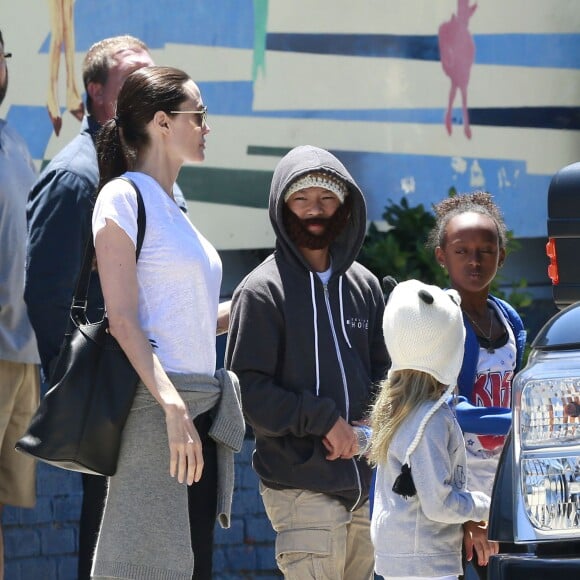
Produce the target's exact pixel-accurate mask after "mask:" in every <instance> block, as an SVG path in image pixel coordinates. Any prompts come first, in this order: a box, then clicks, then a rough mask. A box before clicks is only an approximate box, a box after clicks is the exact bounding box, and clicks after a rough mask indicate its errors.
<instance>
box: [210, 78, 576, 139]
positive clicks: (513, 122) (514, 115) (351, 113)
mask: <svg viewBox="0 0 580 580" xmlns="http://www.w3.org/2000/svg"><path fill="white" fill-rule="evenodd" d="M199 87H200V90H201V93H202V95H203V100H204V102H205V104H206V105H207V106H208V107H209V113H210V123H211V115H212V114H216V115H235V116H248V117H261V118H276V119H325V120H334V121H368V122H374V123H418V124H423V125H438V124H441V123H443V120H444V118H445V109H444V108H436V109H346V110H345V109H342V110H340V109H339V110H295V111H287V110H276V111H254V110H253V99H254V92H253V85H252V82H251V81H231V82H220V81H217V82H202V83H199ZM469 115H470V122H471V124H472V125H486V126H497V127H536V128H542V129H571V130H580V107H514V108H486V109H477V108H470V109H469ZM461 119H462V115H461V110H460V109H459V108H457V109H455V110H454V119H453V120H454V122H456V123H461Z"/></svg>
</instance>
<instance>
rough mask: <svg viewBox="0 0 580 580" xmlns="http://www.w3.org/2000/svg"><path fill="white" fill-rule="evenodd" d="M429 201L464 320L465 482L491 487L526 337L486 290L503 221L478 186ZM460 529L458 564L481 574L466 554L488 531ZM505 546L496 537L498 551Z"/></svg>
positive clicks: (501, 249)
mask: <svg viewBox="0 0 580 580" xmlns="http://www.w3.org/2000/svg"><path fill="white" fill-rule="evenodd" d="M434 209H435V214H436V224H435V227H434V228H433V230H432V231H431V234H430V237H429V244H430V245H431V247H433V248H434V251H435V257H436V259H437V261H438V262H439V264H440V265H441V267H442V268H444V269H445V270H446V271H447V273H448V275H449V281H450V284H451V287H452V288H453V289H455V290H456V291H457V292H458V293H459V296H460V297H461V310H462V314H463V324H464V326H465V344H464V348H463V362H462V366H461V371H460V373H459V378H458V392H459V397H458V399H457V404H456V405H455V412H456V415H457V420H458V422H459V425H460V426H461V429H462V431H463V434H464V437H465V443H466V448H467V466H468V470H467V472H468V479H467V487H468V489H470V490H477V491H481V492H484V493H486V494H488V495H491V491H492V487H493V481H494V477H495V473H496V470H497V465H498V463H499V457H500V454H501V451H502V448H503V446H504V442H505V438H506V434H507V433H508V431H509V429H510V426H511V386H512V378H513V376H514V375H515V373H516V372H517V371H518V370H519V368H520V367H521V364H522V359H523V353H524V348H525V342H526V331H525V329H524V327H523V323H522V320H521V318H520V316H519V315H518V313H517V312H516V311H515V310H514V308H513V307H512V306H511V305H510V304H508V303H507V302H506V301H504V300H501V299H500V298H498V297H496V296H493V295H491V294H490V286H491V284H492V282H493V280H494V278H495V276H496V274H497V271H498V268H501V266H502V265H503V263H504V260H505V258H506V240H507V232H506V226H505V223H504V220H503V217H502V215H501V212H500V210H499V208H498V206H497V205H496V204H495V203H494V201H493V197H492V196H491V195H490V194H489V193H486V192H482V191H476V192H473V193H469V194H462V195H457V196H455V197H450V198H448V199H445V200H443V201H441V202H440V203H438V204H437V205H435V207H434ZM464 532H465V533H464V558H463V559H464V566H466V563H467V561H470V562H471V564H472V566H473V568H474V569H475V570H476V572H477V573H478V575H479V577H480V578H482V579H484V578H487V566H481V565H480V564H481V559H479V560H478V561H476V560H475V559H474V558H473V550H474V549H475V551H476V552H477V553H479V552H480V550H481V547H480V545H481V543H482V542H483V541H486V538H487V533H486V531H485V530H483V529H481V526H479V525H478V524H476V523H468V524H466V525H465V526H464ZM505 548H506V546H503V545H500V551H505ZM512 548H514V549H517V547H515V546H512ZM512 548H510V550H511V549H512ZM524 549H525V547H524ZM521 550H522V547H520V548H519V549H518V550H517V551H521Z"/></svg>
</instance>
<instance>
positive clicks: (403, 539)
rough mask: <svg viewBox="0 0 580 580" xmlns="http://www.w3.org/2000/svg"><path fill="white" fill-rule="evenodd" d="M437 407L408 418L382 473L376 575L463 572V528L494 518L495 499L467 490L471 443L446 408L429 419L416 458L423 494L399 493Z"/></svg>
mask: <svg viewBox="0 0 580 580" xmlns="http://www.w3.org/2000/svg"><path fill="white" fill-rule="evenodd" d="M434 404H435V403H434V402H433V401H429V402H426V403H423V404H422V405H419V406H418V407H417V408H416V409H415V410H414V411H413V412H412V413H411V414H410V415H409V416H408V417H407V418H406V420H405V421H404V422H403V424H402V425H401V426H400V427H399V428H398V429H397V431H396V433H395V436H394V437H393V440H392V441H391V444H390V445H389V451H388V453H387V458H386V460H385V461H384V463H381V464H379V466H378V469H377V481H376V485H375V495H374V508H373V518H372V524H371V537H372V540H373V544H374V546H375V571H376V572H377V573H378V574H381V575H385V576H389V577H391V576H395V577H396V576H420V577H439V576H451V575H454V574H462V569H461V544H462V541H463V530H462V524H463V523H464V522H466V521H469V520H474V521H481V520H486V519H487V517H488V514H489V502H490V499H489V497H488V496H487V495H485V494H483V493H481V492H478V491H475V492H469V491H468V490H467V489H466V481H467V458H466V453H465V443H464V441H463V435H462V433H461V428H460V427H459V424H458V423H457V420H456V419H455V416H454V415H453V413H452V411H451V410H450V409H449V407H448V406H447V405H446V404H445V405H443V406H442V407H440V408H439V409H437V411H435V413H434V415H433V416H432V417H431V418H430V419H429V421H428V422H427V424H426V426H425V430H424V431H423V435H422V437H421V439H420V441H419V444H418V445H417V447H416V449H415V451H413V453H412V454H411V457H410V467H411V474H412V476H413V483H414V484H415V487H416V489H417V494H416V495H414V496H411V497H409V498H405V497H403V496H401V495H398V494H397V493H395V492H394V491H393V489H392V487H393V483H394V482H395V479H396V478H397V476H398V475H399V474H400V473H401V466H402V464H403V463H404V462H405V457H406V453H407V450H408V449H409V446H410V445H411V442H412V441H413V440H414V439H415V436H416V435H417V431H418V429H419V425H420V424H421V421H422V419H423V417H424V416H425V415H426V414H427V412H428V411H429V410H430V408H431V407H432V406H433V405H434Z"/></svg>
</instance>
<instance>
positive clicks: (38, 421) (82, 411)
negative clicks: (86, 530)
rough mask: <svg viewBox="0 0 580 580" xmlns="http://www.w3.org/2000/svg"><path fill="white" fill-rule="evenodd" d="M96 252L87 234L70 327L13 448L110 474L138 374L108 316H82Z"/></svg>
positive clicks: (141, 233) (141, 213) (141, 210)
mask: <svg viewBox="0 0 580 580" xmlns="http://www.w3.org/2000/svg"><path fill="white" fill-rule="evenodd" d="M123 179H124V178H123ZM127 181H130V182H131V184H132V185H133V187H134V188H135V191H136V192H137V205H138V214H137V226H138V232H137V247H136V257H137V259H139V253H140V251H141V247H142V245H143V238H144V237H145V225H146V215H145V206H144V205H143V199H142V197H141V193H140V191H139V189H138V188H137V186H136V185H135V183H133V182H132V181H131V180H127ZM94 252H95V249H94V245H93V241H92V236H89V240H88V241H87V244H86V246H85V254H84V258H83V266H82V269H81V273H80V275H79V278H78V281H77V286H76V290H75V294H74V298H73V302H72V306H71V311H70V323H69V328H68V330H67V333H66V335H65V337H64V340H63V343H62V345H61V348H60V352H59V355H58V357H57V360H56V363H55V366H54V369H53V372H52V374H51V377H50V381H49V390H48V391H47V393H46V395H45V396H44V397H43V398H42V400H41V401H40V405H39V407H38V409H37V410H36V413H35V414H34V416H33V418H32V420H31V422H30V425H29V427H28V430H27V431H26V433H25V434H24V436H23V437H21V438H20V439H19V441H18V442H17V444H16V449H17V450H18V451H22V452H23V453H27V454H29V455H32V456H33V457H35V458H37V459H39V460H40V461H44V462H45V463H49V464H51V465H55V466H56V467H62V468H63V469H69V470H72V471H80V472H83V473H92V474H95V475H113V474H114V473H115V471H116V469H117V459H118V457H119V447H120V444H121V434H122V431H123V427H124V426H125V422H126V420H127V416H128V415H129V411H130V410H131V405H132V404H133V398H134V396H135V389H136V387H137V383H138V380H139V377H138V375H137V372H136V371H135V369H134V368H133V367H132V365H131V363H130V362H129V360H128V359H127V357H126V356H125V353H124V352H123V350H122V349H121V347H120V346H119V343H118V342H117V341H116V340H115V339H114V338H113V337H112V336H111V335H110V334H109V332H108V320H107V318H106V316H105V317H104V318H103V319H102V320H101V321H100V322H94V323H91V322H89V321H88V320H87V318H86V310H87V296H88V286H89V279H90V275H91V269H92V264H93V256H94Z"/></svg>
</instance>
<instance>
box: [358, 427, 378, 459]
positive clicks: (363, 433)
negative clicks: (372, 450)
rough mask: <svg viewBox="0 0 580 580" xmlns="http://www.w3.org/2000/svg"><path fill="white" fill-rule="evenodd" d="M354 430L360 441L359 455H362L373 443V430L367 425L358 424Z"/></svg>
mask: <svg viewBox="0 0 580 580" xmlns="http://www.w3.org/2000/svg"><path fill="white" fill-rule="evenodd" d="M354 431H355V433H356V438H357V441H358V453H357V455H362V454H363V453H366V452H367V451H368V449H369V447H370V444H371V436H372V434H373V430H372V429H371V428H370V427H367V426H366V425H361V426H358V425H357V426H356V427H354Z"/></svg>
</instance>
